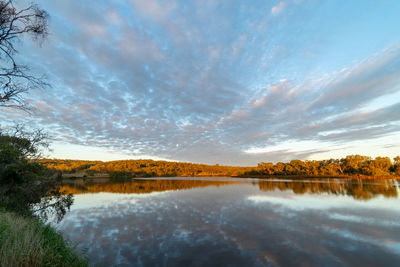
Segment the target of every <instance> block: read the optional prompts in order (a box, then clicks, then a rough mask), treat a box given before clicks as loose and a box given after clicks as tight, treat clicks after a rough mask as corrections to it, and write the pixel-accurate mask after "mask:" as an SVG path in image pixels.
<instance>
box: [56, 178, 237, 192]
mask: <svg viewBox="0 0 400 267" xmlns="http://www.w3.org/2000/svg"><path fill="white" fill-rule="evenodd" d="M236 183H238V182H235V181H205V180H133V181H131V182H123V183H110V182H108V181H107V182H105V181H103V182H102V183H101V182H99V181H97V182H96V183H93V182H88V183H85V182H82V181H80V182H79V181H78V182H71V183H68V184H65V185H64V186H62V187H61V189H60V190H62V191H66V192H67V193H71V194H84V193H99V192H110V193H139V194H140V193H151V192H162V191H169V190H184V189H193V188H199V187H207V186H217V187H218V186H223V185H230V184H236Z"/></svg>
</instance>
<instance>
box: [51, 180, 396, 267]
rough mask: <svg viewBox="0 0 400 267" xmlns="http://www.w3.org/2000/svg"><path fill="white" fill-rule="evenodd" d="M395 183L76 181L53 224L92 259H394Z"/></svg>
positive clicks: (382, 262) (331, 262)
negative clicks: (70, 200) (70, 201)
mask: <svg viewBox="0 0 400 267" xmlns="http://www.w3.org/2000/svg"><path fill="white" fill-rule="evenodd" d="M398 188H399V182H398V181H395V180H375V181H365V180H364V181H358V180H350V181H345V180H339V179H330V180H311V181H310V180H284V181H282V180H267V181H265V180H257V179H230V178H199V179H196V178H188V179H182V178H160V179H150V180H143V179H141V180H133V181H132V182H125V183H110V182H105V181H100V182H91V183H83V182H82V181H75V182H74V184H70V185H69V186H65V189H66V190H67V191H69V192H73V193H74V194H75V203H74V205H73V207H72V210H71V212H70V213H69V214H68V215H67V216H66V217H65V219H64V220H63V221H62V222H61V223H60V224H58V226H57V227H58V228H59V229H60V230H62V231H64V233H65V235H66V236H67V237H68V238H69V239H71V240H72V241H74V242H78V243H79V248H87V249H88V251H87V254H88V256H89V257H90V259H91V262H92V263H95V264H98V265H100V266H110V265H119V266H204V265H207V266H228V265H230V266H399V264H400V200H399V198H398V191H399V190H398Z"/></svg>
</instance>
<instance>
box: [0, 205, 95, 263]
mask: <svg viewBox="0 0 400 267" xmlns="http://www.w3.org/2000/svg"><path fill="white" fill-rule="evenodd" d="M0 266H3V267H6V266H88V260H87V259H85V258H83V257H82V256H80V255H78V254H77V253H76V252H75V251H74V249H73V247H72V246H71V244H70V243H69V242H67V241H66V240H65V239H64V238H63V237H62V236H61V235H60V234H59V233H58V232H57V231H56V230H55V229H54V228H52V227H51V226H49V225H45V224H43V223H42V222H41V221H39V220H38V219H35V218H24V217H21V216H18V215H15V214H13V213H8V212H1V211H0Z"/></svg>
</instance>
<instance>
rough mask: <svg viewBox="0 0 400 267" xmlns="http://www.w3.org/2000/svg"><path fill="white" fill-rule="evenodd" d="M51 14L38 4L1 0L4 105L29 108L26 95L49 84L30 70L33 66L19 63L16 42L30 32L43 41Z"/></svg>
mask: <svg viewBox="0 0 400 267" xmlns="http://www.w3.org/2000/svg"><path fill="white" fill-rule="evenodd" d="M48 18H49V16H48V14H47V12H46V11H44V10H42V9H40V8H39V7H38V6H37V5H35V4H31V5H29V6H28V7H26V8H24V9H21V10H17V9H16V8H15V7H14V5H13V1H12V0H9V1H5V0H0V107H12V108H19V109H23V110H25V111H28V110H29V107H28V104H27V103H26V101H25V100H24V98H23V97H22V96H23V94H24V93H26V92H27V91H29V90H31V89H34V88H41V87H46V86H48V84H47V83H46V82H45V81H44V79H43V77H35V76H32V75H30V74H29V68H28V67H27V66H24V65H20V64H18V63H17V62H16V61H15V59H14V56H15V54H17V53H18V51H17V50H16V48H15V43H16V42H18V41H19V40H20V39H21V38H22V37H24V36H26V35H29V36H30V37H31V38H33V39H34V40H35V41H40V40H42V39H44V38H45V37H46V36H47V35H48Z"/></svg>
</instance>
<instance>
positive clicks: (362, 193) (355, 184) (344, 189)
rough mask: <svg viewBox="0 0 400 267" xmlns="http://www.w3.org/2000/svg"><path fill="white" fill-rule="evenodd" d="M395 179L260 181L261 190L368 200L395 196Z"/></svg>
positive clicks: (397, 182)
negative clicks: (345, 196)
mask: <svg viewBox="0 0 400 267" xmlns="http://www.w3.org/2000/svg"><path fill="white" fill-rule="evenodd" d="M398 186H399V181H397V180H338V179H318V180H317V179H315V180H312V181H282V182H281V181H276V180H274V181H260V182H259V188H260V190H263V191H275V190H280V191H285V190H292V191H293V192H294V193H295V194H305V193H309V194H322V193H328V194H335V195H347V196H352V197H354V198H355V199H363V200H368V199H371V198H374V197H377V196H379V195H383V196H384V197H397V196H398V192H397V188H398Z"/></svg>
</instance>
